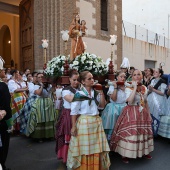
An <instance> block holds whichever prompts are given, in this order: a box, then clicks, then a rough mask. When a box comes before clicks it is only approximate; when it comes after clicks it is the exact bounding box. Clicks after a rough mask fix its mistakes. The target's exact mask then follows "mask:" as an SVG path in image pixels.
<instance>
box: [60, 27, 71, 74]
mask: <svg viewBox="0 0 170 170" xmlns="http://www.w3.org/2000/svg"><path fill="white" fill-rule="evenodd" d="M68 32H69V31H68V30H65V31H64V30H63V31H61V34H62V39H63V41H64V44H65V56H66V60H65V63H64V66H63V67H64V76H68V68H69V64H68V57H67V42H68V39H69V35H68Z"/></svg>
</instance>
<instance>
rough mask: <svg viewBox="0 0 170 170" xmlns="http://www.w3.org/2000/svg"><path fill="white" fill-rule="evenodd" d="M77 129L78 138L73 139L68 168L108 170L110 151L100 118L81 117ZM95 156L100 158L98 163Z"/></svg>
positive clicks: (70, 146)
mask: <svg viewBox="0 0 170 170" xmlns="http://www.w3.org/2000/svg"><path fill="white" fill-rule="evenodd" d="M76 127H77V136H76V137H74V136H72V137H71V140H70V145H69V150H68V157H67V166H68V168H73V169H76V168H78V169H82V168H81V167H84V166H85V167H86V168H87V167H88V168H89V169H93V168H94V167H95V166H97V167H98V169H101V170H105V169H108V168H109V166H110V159H109V156H108V152H109V151H110V149H109V145H108V142H107V139H106V135H105V133H104V129H103V125H102V120H101V118H100V116H98V115H97V116H89V115H81V116H80V117H79V118H78V119H77V124H76ZM95 156H97V157H98V161H97V162H95V160H96V159H95ZM90 157H92V158H90ZM89 159H90V160H91V159H93V161H92V162H91V161H85V160H89ZM85 162H86V163H85ZM84 163H85V164H84ZM90 167H92V168H90ZM83 169H84V168H83Z"/></svg>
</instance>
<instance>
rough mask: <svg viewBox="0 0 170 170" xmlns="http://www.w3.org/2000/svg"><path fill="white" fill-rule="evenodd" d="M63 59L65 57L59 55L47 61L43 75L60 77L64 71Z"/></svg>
mask: <svg viewBox="0 0 170 170" xmlns="http://www.w3.org/2000/svg"><path fill="white" fill-rule="evenodd" d="M65 60H66V57H65V56H64V55H59V56H57V57H54V58H53V59H52V60H50V61H48V63H47V68H46V69H45V70H44V73H45V76H46V77H53V78H58V77H61V76H62V75H63V71H64V67H63V65H64V63H65Z"/></svg>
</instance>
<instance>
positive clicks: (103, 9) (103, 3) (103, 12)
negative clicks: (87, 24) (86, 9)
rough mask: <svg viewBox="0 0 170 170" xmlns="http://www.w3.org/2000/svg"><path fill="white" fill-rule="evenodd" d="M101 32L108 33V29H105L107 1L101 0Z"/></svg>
mask: <svg viewBox="0 0 170 170" xmlns="http://www.w3.org/2000/svg"><path fill="white" fill-rule="evenodd" d="M101 30H104V31H108V28H107V0H101Z"/></svg>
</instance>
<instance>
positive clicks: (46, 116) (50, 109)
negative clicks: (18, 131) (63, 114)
mask: <svg viewBox="0 0 170 170" xmlns="http://www.w3.org/2000/svg"><path fill="white" fill-rule="evenodd" d="M55 121H56V111H55V108H54V104H53V102H52V100H51V99H50V98H42V97H39V98H37V99H36V102H34V103H33V105H32V108H31V113H30V116H29V119H28V122H27V128H26V135H27V136H30V135H31V134H32V133H33V132H34V131H36V130H38V131H48V130H49V132H50V130H52V131H53V133H54V129H55V128H54V123H55ZM51 123H52V124H53V125H51ZM38 133H40V132H38ZM43 133H44V134H47V133H45V132H43ZM43 133H42V134H43ZM53 137H54V134H53Z"/></svg>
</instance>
